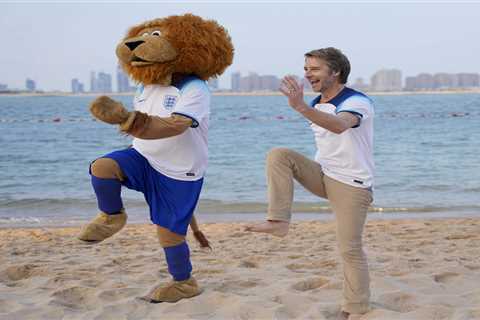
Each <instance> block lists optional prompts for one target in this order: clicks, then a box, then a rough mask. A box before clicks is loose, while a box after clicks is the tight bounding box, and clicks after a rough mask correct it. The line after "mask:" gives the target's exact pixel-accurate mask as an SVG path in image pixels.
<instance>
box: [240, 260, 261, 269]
mask: <svg viewBox="0 0 480 320" xmlns="http://www.w3.org/2000/svg"><path fill="white" fill-rule="evenodd" d="M238 266H239V267H240V268H258V263H256V262H254V261H249V260H243V261H241V262H240V263H239V264H238Z"/></svg>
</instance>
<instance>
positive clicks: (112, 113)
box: [90, 96, 130, 124]
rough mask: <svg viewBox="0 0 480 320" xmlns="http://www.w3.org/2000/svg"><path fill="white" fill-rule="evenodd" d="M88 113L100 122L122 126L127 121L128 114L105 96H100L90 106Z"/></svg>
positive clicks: (119, 105)
mask: <svg viewBox="0 0 480 320" xmlns="http://www.w3.org/2000/svg"><path fill="white" fill-rule="evenodd" d="M90 112H91V113H92V115H93V116H94V117H95V118H97V119H98V120H100V121H103V122H106V123H109V124H122V123H125V122H126V121H127V120H128V117H129V113H130V112H128V110H127V109H125V107H124V106H123V105H122V104H121V103H120V102H117V101H115V100H113V99H111V98H109V97H107V96H100V97H98V98H97V99H95V100H93V102H92V103H91V104H90Z"/></svg>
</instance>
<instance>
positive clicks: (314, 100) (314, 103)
mask: <svg viewBox="0 0 480 320" xmlns="http://www.w3.org/2000/svg"><path fill="white" fill-rule="evenodd" d="M321 98H322V95H319V96H318V97H316V98H315V99H313V100H312V101H311V102H310V107H312V108H315V105H316V104H317V103H319V102H320V99H321Z"/></svg>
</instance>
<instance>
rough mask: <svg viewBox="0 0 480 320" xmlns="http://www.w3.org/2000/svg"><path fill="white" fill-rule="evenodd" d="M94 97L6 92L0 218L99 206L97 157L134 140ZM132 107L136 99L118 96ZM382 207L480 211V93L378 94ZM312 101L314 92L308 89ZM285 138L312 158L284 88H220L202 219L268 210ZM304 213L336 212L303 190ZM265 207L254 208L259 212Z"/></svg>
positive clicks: (376, 210)
mask: <svg viewBox="0 0 480 320" xmlns="http://www.w3.org/2000/svg"><path fill="white" fill-rule="evenodd" d="M94 98H95V97H93V96H30V97H26V96H0V143H1V152H0V227H2V226H3V227H8V226H14V225H15V226H18V225H20V226H25V225H68V224H73V223H78V222H84V221H87V220H88V219H90V218H91V217H92V216H94V215H95V214H96V212H97V208H96V200H95V197H94V193H93V190H92V188H91V185H90V176H89V174H88V168H89V164H90V162H91V161H92V160H94V159H96V158H98V157H100V156H102V155H104V154H106V153H109V152H111V151H113V150H118V149H123V148H126V147H128V146H129V145H130V144H131V138H130V137H128V136H123V135H122V134H120V133H119V132H118V129H117V128H116V127H115V126H111V125H107V124H104V123H101V122H98V121H94V119H93V118H92V117H91V115H90V114H89V111H88V105H89V103H90V102H91V101H92V100H93V99H94ZM113 98H115V99H117V100H119V101H121V102H123V103H124V104H125V105H126V106H128V108H130V109H131V108H132V96H113ZM371 98H372V100H373V101H374V105H375V112H376V115H375V148H374V150H375V163H376V174H375V186H374V203H373V205H372V208H371V211H372V212H373V214H374V215H377V216H382V217H388V216H414V217H415V216H422V215H427V214H430V215H432V214H438V215H439V216H465V215H467V216H468V215H476V214H477V215H480V214H479V213H480V204H479V200H480V171H479V170H478V163H479V160H478V159H479V158H480V94H473V93H472V94H419V95H384V96H372V97H371ZM306 99H307V100H309V99H313V96H309V97H306ZM278 146H282V147H287V148H291V149H294V150H296V151H298V152H301V153H303V154H305V155H306V156H308V157H310V158H313V156H314V154H315V143H314V139H313V134H312V132H311V130H310V128H309V125H308V121H306V120H305V119H303V118H302V117H301V116H300V115H299V114H298V113H296V112H295V111H294V110H292V109H291V108H290V107H289V106H288V104H287V99H286V98H284V97H283V96H213V97H212V106H211V117H210V130H209V167H208V170H207V174H206V177H205V183H204V188H203V191H202V194H201V200H200V204H199V207H198V209H197V212H198V215H199V217H200V219H202V217H204V219H207V220H210V221H216V220H217V221H218V220H222V221H225V220H226V221H229V220H235V221H238V220H249V219H252V217H254V218H255V219H257V218H259V217H263V214H264V213H265V209H266V201H267V199H266V182H265V156H266V154H267V152H268V150H270V149H271V148H274V147H278ZM122 192H123V197H124V203H125V206H126V209H127V212H128V213H129V216H130V219H131V220H130V221H134V222H147V221H148V216H149V215H148V208H147V207H146V205H145V201H144V200H143V196H142V195H141V194H139V193H136V192H135V191H131V190H128V189H125V190H123V191H122ZM294 211H295V212H296V213H295V214H294V218H295V216H297V217H307V218H308V217H310V218H317V217H320V216H331V215H330V214H329V213H330V209H329V206H328V202H327V201H326V200H324V199H320V198H318V197H316V196H314V195H311V194H309V193H308V192H306V191H305V190H303V188H302V187H301V186H299V185H296V188H295V205H294ZM249 214H255V215H249Z"/></svg>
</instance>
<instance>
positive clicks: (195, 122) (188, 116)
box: [172, 112, 199, 128]
mask: <svg viewBox="0 0 480 320" xmlns="http://www.w3.org/2000/svg"><path fill="white" fill-rule="evenodd" d="M172 114H178V115H180V116H184V117H186V118H189V119H191V120H192V125H191V126H190V128H196V127H198V126H199V123H198V121H197V119H195V118H194V117H192V116H191V115H188V114H185V113H182V112H172Z"/></svg>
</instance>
